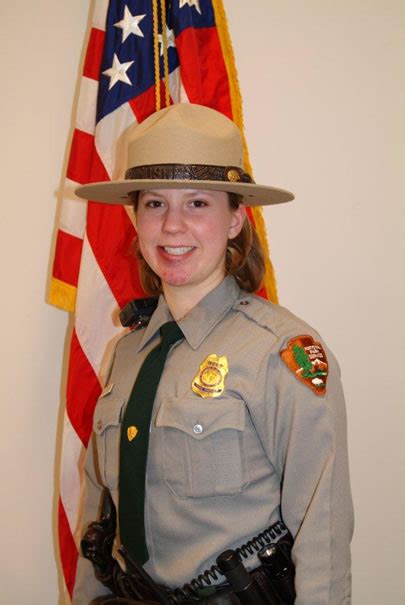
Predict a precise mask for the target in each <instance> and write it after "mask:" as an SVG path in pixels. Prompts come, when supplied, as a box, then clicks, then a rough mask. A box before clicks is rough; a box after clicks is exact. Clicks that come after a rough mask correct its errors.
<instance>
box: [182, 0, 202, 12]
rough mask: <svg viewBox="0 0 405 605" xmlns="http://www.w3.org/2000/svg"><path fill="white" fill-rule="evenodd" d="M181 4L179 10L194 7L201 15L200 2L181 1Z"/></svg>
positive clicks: (194, 0) (191, 0)
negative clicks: (184, 7)
mask: <svg viewBox="0 0 405 605" xmlns="http://www.w3.org/2000/svg"><path fill="white" fill-rule="evenodd" d="M179 2H180V4H179V8H183V6H186V5H188V6H190V7H191V6H194V7H195V9H196V11H197V12H198V13H200V15H201V8H200V0H179Z"/></svg>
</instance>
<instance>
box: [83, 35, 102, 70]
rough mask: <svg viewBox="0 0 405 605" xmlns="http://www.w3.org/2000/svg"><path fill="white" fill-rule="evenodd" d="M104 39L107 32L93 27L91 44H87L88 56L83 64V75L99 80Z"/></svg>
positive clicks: (90, 37)
mask: <svg viewBox="0 0 405 605" xmlns="http://www.w3.org/2000/svg"><path fill="white" fill-rule="evenodd" d="M104 39H105V32H103V31H101V29H96V28H94V27H93V29H92V30H91V32H90V36H89V44H88V46H87V52H86V58H85V60H84V65H83V75H84V76H86V77H87V78H91V79H92V80H98V79H99V76H100V66H101V61H102V58H103V49H104Z"/></svg>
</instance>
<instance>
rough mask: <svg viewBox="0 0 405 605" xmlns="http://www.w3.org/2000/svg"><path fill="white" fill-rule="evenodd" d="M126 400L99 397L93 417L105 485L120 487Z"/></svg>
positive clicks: (114, 488)
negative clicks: (122, 420)
mask: <svg viewBox="0 0 405 605" xmlns="http://www.w3.org/2000/svg"><path fill="white" fill-rule="evenodd" d="M125 403H126V401H125V400H124V399H122V398H113V397H111V395H106V396H105V397H102V398H101V399H99V401H98V403H97V405H96V409H95V411H94V418H93V430H94V433H95V434H96V446H97V462H98V469H99V473H100V477H101V480H102V482H103V485H105V486H106V487H108V488H109V489H110V490H117V489H118V476H119V449H120V434H121V419H122V414H123V409H124V406H125Z"/></svg>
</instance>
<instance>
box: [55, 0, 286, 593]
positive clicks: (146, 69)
mask: <svg viewBox="0 0 405 605" xmlns="http://www.w3.org/2000/svg"><path fill="white" fill-rule="evenodd" d="M153 6H154V8H155V10H156V9H158V13H159V18H158V19H156V15H157V13H156V12H155V17H154V12H153ZM162 8H163V9H164V11H163V17H164V16H165V17H166V23H163V20H162V10H161V9H162ZM165 13H166V15H165ZM154 23H155V34H156V31H157V30H156V26H157V28H158V39H157V42H156V35H155V36H154ZM163 27H164V28H165V30H163ZM165 42H166V49H167V51H166V52H164V51H165V49H164V43H165ZM156 49H157V54H156ZM154 58H156V59H157V58H158V59H159V62H160V63H159V67H160V75H162V74H163V73H164V66H165V60H164V59H167V62H166V65H168V78H167V80H166V82H168V84H169V94H170V103H184V102H191V103H198V104H201V105H206V106H209V107H212V108H214V109H217V110H218V111H221V112H222V113H224V114H225V115H227V116H228V117H230V118H231V119H233V120H234V121H235V122H236V123H237V124H238V126H240V127H241V128H242V110H241V101H240V95H239V89H238V82H237V76H236V70H235V65H234V60H233V53H232V48H231V44H230V39H229V34H228V30H227V24H226V18H225V13H224V9H223V6H222V2H221V0H166V2H165V5H164V6H163V7H162V4H161V0H126V1H124V0H111V1H110V2H108V0H96V2H95V3H94V11H93V17H92V25H91V27H90V31H89V34H88V43H87V52H86V56H85V60H84V66H83V74H82V77H81V82H80V94H79V100H78V106H77V109H76V116H77V117H76V123H75V129H74V132H73V137H72V142H71V150H70V156H69V162H68V168H67V174H66V181H65V187H64V195H63V202H62V208H61V213H60V223H59V230H58V235H57V243H56V250H55V258H54V267H53V277H52V283H51V291H50V302H51V303H53V304H55V305H57V306H60V307H62V308H64V309H67V310H69V311H75V323H74V328H73V333H72V338H71V346H70V358H69V368H68V376H67V394H66V412H65V418H64V435H63V448H62V462H61V486H60V499H59V515H58V525H59V545H60V557H61V564H62V568H63V574H64V579H65V584H66V587H67V591H68V593H69V595H70V596H71V594H72V590H73V586H74V581H75V573H76V563H77V557H78V551H77V542H78V540H77V538H78V536H77V532H78V522H79V502H80V492H81V486H82V462H83V456H84V452H85V449H86V447H87V444H88V441H89V438H90V435H91V430H92V417H93V411H94V407H95V404H96V401H97V399H98V396H99V394H100V392H101V384H102V376H103V367H104V359H105V358H106V357H107V356H108V355H106V351H107V352H108V350H109V347H111V343H113V342H114V340H115V339H116V338H117V337H118V335H119V334H120V333H121V332H122V328H121V327H120V325H119V322H118V321H117V316H118V313H117V311H118V308H122V307H123V306H124V305H125V304H126V303H127V302H129V301H130V300H132V299H133V298H137V297H140V296H143V295H144V293H143V291H142V288H141V286H140V283H139V279H138V272H137V267H136V261H135V258H134V255H133V254H132V253H131V252H130V251H129V249H130V247H131V243H132V241H133V238H134V226H133V224H132V222H131V218H130V215H129V214H128V212H127V209H126V208H125V207H123V206H110V205H105V204H97V203H94V202H91V201H89V202H88V203H87V204H86V203H84V202H81V201H78V200H77V198H75V196H74V193H73V191H74V188H75V187H76V186H77V185H79V184H84V183H90V182H95V181H103V180H111V179H115V178H122V175H123V172H124V170H125V167H126V166H125V159H126V150H125V140H126V133H127V132H128V129H129V128H131V127H132V126H133V125H134V124H137V123H139V122H141V121H142V120H144V119H145V118H146V117H147V116H148V115H150V114H151V113H153V112H154V111H155V110H156V108H157V100H156V99H158V102H160V103H161V105H162V106H163V105H164V103H165V98H166V96H165V92H166V89H165V85H164V80H162V81H161V83H160V85H159V86H160V96H159V93H158V97H157V95H156V80H155V73H156V65H155V62H154ZM157 82H158V83H159V82H160V80H157ZM245 164H246V166H245V167H246V169H248V170H250V167H249V164H248V158H247V153H246V162H245ZM249 216H250V220H251V221H252V222H253V224H254V225H255V227H256V229H257V231H258V233H259V236H260V237H261V238H262V240H263V242H262V243H264V244H265V247H266V250H267V243H266V241H265V232H264V223H263V219H262V216H261V211H260V210H259V209H254V210H253V211H251V212H250V214H249ZM260 294H262V295H263V296H266V297H267V298H270V299H271V300H276V290H275V286H274V279H273V274H272V267H271V263H270V260H269V258H267V273H266V281H265V287H264V288H263V289H262V290H261V292H260Z"/></svg>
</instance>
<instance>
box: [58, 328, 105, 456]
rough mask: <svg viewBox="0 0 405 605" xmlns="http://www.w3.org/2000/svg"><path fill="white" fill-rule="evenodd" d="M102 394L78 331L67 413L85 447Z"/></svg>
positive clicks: (72, 351) (72, 348)
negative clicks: (95, 408) (98, 400)
mask: <svg viewBox="0 0 405 605" xmlns="http://www.w3.org/2000/svg"><path fill="white" fill-rule="evenodd" d="M100 393H101V387H100V383H99V381H98V378H97V376H96V375H95V373H94V370H93V368H92V366H91V365H90V362H89V361H88V359H87V357H86V356H85V354H84V352H83V349H82V347H81V345H80V342H79V339H78V337H77V334H76V330H73V334H72V341H71V344H70V359H69V370H68V377H67V389H66V412H67V415H68V416H69V419H70V422H71V424H72V426H74V429H75V431H76V433H77V434H78V436H79V437H80V439H81V441H82V443H83V445H84V447H87V444H88V442H89V438H90V434H91V430H92V422H93V412H94V407H95V405H96V401H97V399H98V397H99V395H100Z"/></svg>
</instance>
